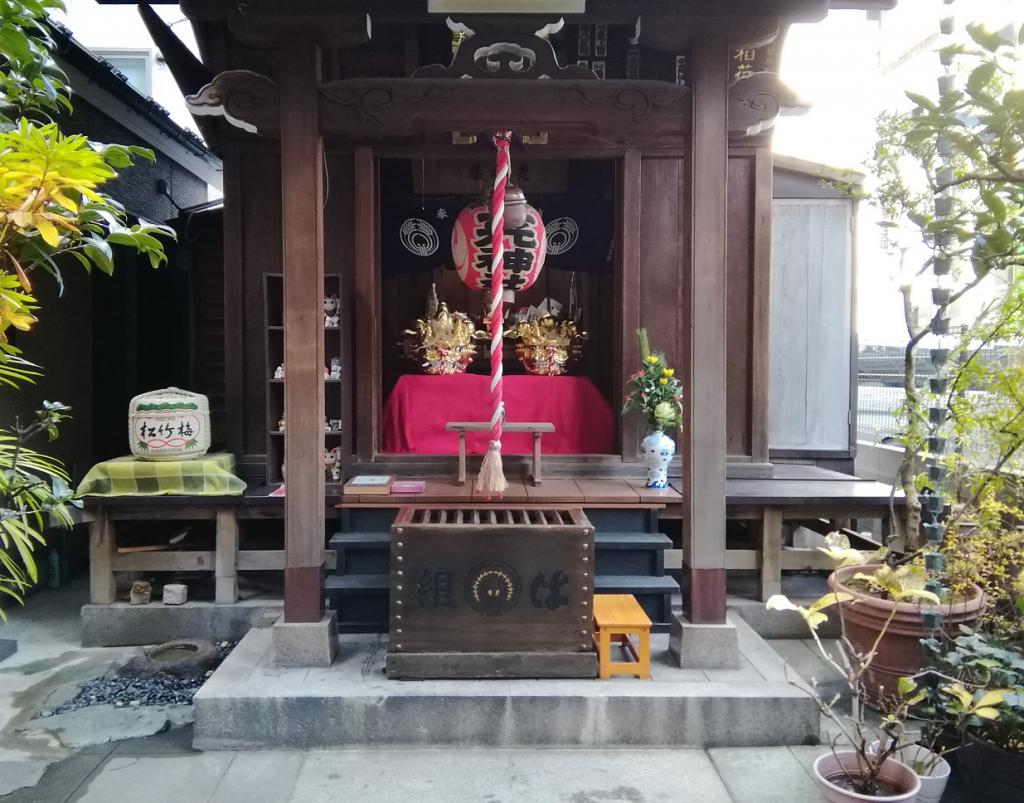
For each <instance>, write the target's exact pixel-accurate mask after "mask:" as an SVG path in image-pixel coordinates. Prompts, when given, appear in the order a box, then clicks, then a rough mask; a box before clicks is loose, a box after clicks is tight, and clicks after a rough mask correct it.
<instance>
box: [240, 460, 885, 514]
mask: <svg viewBox="0 0 1024 803" xmlns="http://www.w3.org/2000/svg"><path fill="white" fill-rule="evenodd" d="M402 479H407V477H404V476H403V477H402ZM408 479H411V478H408ZM669 483H670V485H671V486H672V487H670V488H667V489H665V490H656V489H652V488H647V487H645V486H644V481H643V480H640V479H590V478H586V479H585V478H571V477H568V478H566V477H555V478H550V479H545V480H544V481H543V483H542V484H541V485H537V486H535V485H533V484H532V483H531V482H530V481H529V480H521V479H513V480H509V487H508V490H507V491H506V492H505V494H504V495H503V496H502V499H501V500H500V501H501V502H502V503H514V504H560V505H572V504H576V505H581V506H594V505H600V506H602V507H604V506H609V505H661V506H664V507H665V508H666V509H665V510H664V511H663V512H662V513H661V516H662V517H665V518H673V517H675V516H678V515H679V507H680V505H681V503H682V498H683V497H682V494H681V492H680V491H681V489H682V480H681V479H679V478H675V479H670V480H669ZM425 484H426V488H425V490H424V492H423V493H418V494H363V495H358V496H355V495H346V496H344V497H342V499H341V500H340V503H339V506H341V507H348V506H350V505H356V504H358V505H379V506H386V507H396V506H401V505H405V504H461V503H466V502H469V501H471V500H472V501H473V502H475V503H480V502H485V501H491V502H494V501H499V500H494V499H490V500H488V499H486V498H485V497H484V496H482V495H481V494H478V493H477V492H476V491H475V490H474V487H473V480H472V478H470V480H469V481H467V483H466V484H465V485H459V484H458V483H457V482H456V481H455V480H454V479H427V480H425ZM891 492H892V488H891V487H890V486H889V485H885V484H883V483H880V482H876V481H874V480H865V479H861V478H860V477H854V476H851V475H849V474H840V473H839V472H836V471H829V470H827V469H823V468H818V467H817V466H809V465H791V464H782V463H780V464H776V465H775V466H774V476H773V477H771V478H757V479H754V478H751V479H729V480H727V481H726V504H727V505H728V506H764V505H770V506H808V507H814V508H820V507H823V506H828V505H830V504H835V505H838V506H840V507H841V508H846V507H849V506H851V505H854V506H857V507H860V506H864V507H876V508H877V507H887V506H888V504H889V498H890V494H891ZM256 493H257V494H258V493H259V491H257V492H256ZM842 515H846V514H845V511H844V510H839V511H837V516H842Z"/></svg>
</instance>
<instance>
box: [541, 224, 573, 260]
mask: <svg viewBox="0 0 1024 803" xmlns="http://www.w3.org/2000/svg"><path fill="white" fill-rule="evenodd" d="M545 228H546V229H547V235H548V253H549V254H551V255H552V256H558V255H559V254H564V253H565V252H566V251H568V250H569V249H570V248H572V247H573V246H574V245H576V241H577V240H578V239H579V238H580V227H579V226H578V225H577V223H576V221H575V220H573V219H572V218H571V217H556V218H555V219H554V220H552V221H551V222H550V223H548V224H547V225H546V227H545Z"/></svg>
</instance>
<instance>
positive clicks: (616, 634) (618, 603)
mask: <svg viewBox="0 0 1024 803" xmlns="http://www.w3.org/2000/svg"><path fill="white" fill-rule="evenodd" d="M594 631H595V632H594V645H595V646H596V647H597V661H598V677H599V678H601V679H602V680H604V679H606V678H610V677H611V676H612V675H636V676H637V677H638V678H640V679H641V680H649V679H650V677H651V620H650V619H649V618H648V617H647V614H646V613H644V609H643V608H641V607H640V603H638V602H637V601H636V597H634V596H633V595H632V594H595V595H594ZM631 634H635V635H636V636H637V639H638V641H639V644H640V646H639V649H638V648H636V647H634V646H633V642H632V640H631V639H630V635H631ZM613 641H615V642H617V643H618V644H621V645H622V646H623V647H625V648H626V652H628V653H629V654H630V655H631V656H632V658H633V660H632V661H613V660H612V642H613Z"/></svg>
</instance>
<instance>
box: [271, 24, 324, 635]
mask: <svg viewBox="0 0 1024 803" xmlns="http://www.w3.org/2000/svg"><path fill="white" fill-rule="evenodd" d="M281 45H282V57H281V60H280V64H281V74H280V79H279V81H280V88H281V89H280V92H281V226H282V231H281V234H282V243H283V247H282V273H283V274H284V364H285V370H286V371H287V380H286V381H285V386H284V409H285V417H286V418H287V419H288V429H287V430H286V431H285V436H284V444H285V483H286V488H287V491H286V495H285V501H284V517H285V521H284V532H285V569H284V618H285V621H286V622H317V621H319V620H320V617H321V616H322V614H323V594H322V589H321V584H322V581H323V578H322V574H323V553H324V520H325V518H326V510H325V504H324V493H325V488H324V458H323V452H324V423H323V422H324V382H323V370H324V328H323V326H324V316H323V298H324V254H323V204H324V185H323V169H324V167H323V165H324V162H323V140H322V138H321V136H320V124H319V118H318V114H317V107H318V87H319V84H320V48H319V46H318V45H317V44H315V43H314V42H313V41H312V39H311V37H297V36H296V37H288V38H285V39H284V40H283V41H282V43H281Z"/></svg>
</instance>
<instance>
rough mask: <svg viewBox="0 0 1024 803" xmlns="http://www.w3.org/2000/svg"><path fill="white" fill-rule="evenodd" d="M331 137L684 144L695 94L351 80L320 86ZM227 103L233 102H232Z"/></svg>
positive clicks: (626, 84)
mask: <svg viewBox="0 0 1024 803" xmlns="http://www.w3.org/2000/svg"><path fill="white" fill-rule="evenodd" d="M321 96H322V105H321V126H322V130H323V132H324V133H325V134H330V135H345V136H349V137H381V136H387V135H390V136H403V135H410V134H422V133H426V132H439V131H440V132H448V131H453V130H459V131H494V130H500V129H501V127H502V126H505V125H508V122H509V120H514V121H515V125H516V128H517V130H520V131H534V130H536V131H553V132H558V131H576V132H581V133H589V134H593V135H595V136H600V137H602V138H613V139H616V140H617V141H618V143H619V144H621V145H623V146H629V145H633V144H634V143H637V142H645V143H649V144H654V143H658V142H659V141H661V144H666V145H670V144H673V143H676V144H681V143H682V142H683V139H684V137H685V134H686V133H687V131H688V130H689V127H690V90H689V89H688V88H686V87H683V86H676V85H674V84H668V83H665V82H661V81H618V80H615V81H593V80H589V81H588V80H579V81H565V80H558V81H549V80H533V81H529V80H500V81H490V80H460V79H433V78H413V79H404V78H396V79H350V80H345V81H334V82H331V83H327V84H324V86H323V87H322V88H321ZM225 102H226V101H225Z"/></svg>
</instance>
